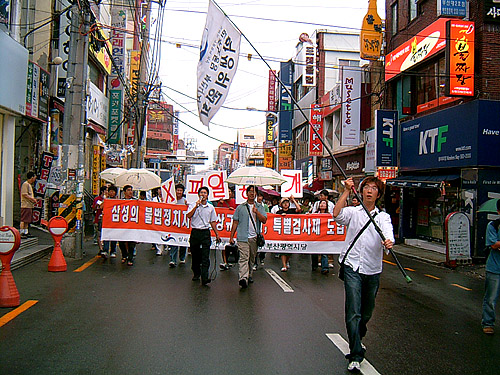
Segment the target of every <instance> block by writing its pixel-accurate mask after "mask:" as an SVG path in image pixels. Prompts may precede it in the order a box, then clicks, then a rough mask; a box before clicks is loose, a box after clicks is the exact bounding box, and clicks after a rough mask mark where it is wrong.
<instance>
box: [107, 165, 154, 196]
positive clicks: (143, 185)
mask: <svg viewBox="0 0 500 375" xmlns="http://www.w3.org/2000/svg"><path fill="white" fill-rule="evenodd" d="M115 185H116V186H118V187H124V186H125V185H131V186H132V187H133V188H134V190H142V191H145V190H151V189H154V188H157V187H160V186H161V178H160V176H158V175H156V174H155V173H153V172H151V171H148V170H147V169H144V168H130V169H128V170H126V171H125V172H123V173H122V174H120V175H119V176H118V177H117V178H116V179H115Z"/></svg>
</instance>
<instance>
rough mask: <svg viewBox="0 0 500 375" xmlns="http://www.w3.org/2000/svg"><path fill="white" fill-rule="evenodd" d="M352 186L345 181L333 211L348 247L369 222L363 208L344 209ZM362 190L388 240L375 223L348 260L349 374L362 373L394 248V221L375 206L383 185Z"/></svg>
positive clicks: (374, 181)
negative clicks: (387, 254)
mask: <svg viewBox="0 0 500 375" xmlns="http://www.w3.org/2000/svg"><path fill="white" fill-rule="evenodd" d="M353 186H354V182H353V180H352V178H348V179H347V180H346V181H345V189H344V192H343V193H342V195H341V196H340V198H339V200H338V201H337V204H336V205H335V208H334V210H333V216H334V217H335V221H336V222H337V224H339V225H346V226H347V234H346V243H347V244H349V245H351V243H352V242H353V240H354V238H355V237H356V235H357V234H358V232H359V231H360V230H361V229H362V228H363V227H364V226H365V224H366V223H367V222H369V220H370V219H369V218H368V215H367V214H366V211H365V210H364V209H363V207H362V206H357V207H344V206H345V205H346V202H347V199H348V198H349V193H350V192H351V189H352V188H353ZM359 190H360V193H361V196H362V199H363V203H364V204H365V206H366V208H367V209H368V211H369V212H370V215H371V216H372V217H374V220H375V222H376V223H377V225H378V226H379V228H380V229H381V230H382V233H383V234H384V236H385V238H386V240H385V241H383V242H382V240H381V238H380V236H379V234H378V233H377V231H376V230H375V227H374V225H373V223H370V224H369V225H368V227H366V229H365V230H364V231H363V233H362V234H361V235H360V236H359V237H358V238H357V240H356V242H354V245H353V246H352V248H351V250H350V251H349V253H348V254H347V258H346V259H345V267H344V272H345V273H344V290H345V322H346V328H347V335H348V337H349V349H350V353H349V354H348V355H347V356H346V357H347V358H348V360H349V365H348V367H347V370H348V371H350V372H360V362H362V361H363V359H364V356H365V349H364V348H363V346H362V344H361V340H362V338H363V337H364V336H365V335H366V330H367V328H366V325H367V323H368V321H369V320H370V318H371V316H372V313H373V309H374V308H375V297H376V296H377V291H378V287H379V281H380V274H381V273H382V258H383V252H384V248H385V249H390V248H392V246H393V244H394V233H393V228H392V223H391V217H390V216H389V215H388V214H387V213H385V212H381V211H380V210H379V209H378V208H377V207H376V206H375V203H376V202H377V200H378V199H379V198H380V197H382V195H383V193H384V183H383V182H382V181H381V180H379V179H378V178H376V177H373V176H369V177H366V178H365V179H364V180H363V181H362V182H361V184H360V187H359ZM346 251H347V248H346V249H344V250H343V251H342V253H341V254H340V257H339V261H342V260H343V259H344V257H345V256H346Z"/></svg>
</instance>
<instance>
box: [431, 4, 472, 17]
mask: <svg viewBox="0 0 500 375" xmlns="http://www.w3.org/2000/svg"><path fill="white" fill-rule="evenodd" d="M466 12H467V0H437V13H438V14H437V15H438V16H454V17H465V16H466Z"/></svg>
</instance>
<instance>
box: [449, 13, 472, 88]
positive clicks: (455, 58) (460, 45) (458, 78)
mask: <svg viewBox="0 0 500 375" xmlns="http://www.w3.org/2000/svg"><path fill="white" fill-rule="evenodd" d="M446 33H447V38H446V39H447V40H448V42H447V43H448V46H447V48H446V57H447V59H446V64H447V68H448V69H447V70H448V73H449V77H450V78H449V80H448V82H447V85H446V89H447V90H446V91H447V95H450V96H452V95H458V96H474V36H475V27H474V22H470V21H462V20H450V21H448V22H447V24H446Z"/></svg>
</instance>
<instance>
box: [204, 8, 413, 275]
mask: <svg viewBox="0 0 500 375" xmlns="http://www.w3.org/2000/svg"><path fill="white" fill-rule="evenodd" d="M210 1H212V2H213V3H214V4H215V6H216V7H217V8H219V10H220V11H221V12H222V14H224V16H225V17H226V18H227V19H228V20H229V22H231V24H232V25H233V26H234V27H235V28H236V30H238V31H239V33H240V34H241V36H242V37H243V38H245V40H246V41H247V42H248V44H250V47H252V49H253V50H254V51H255V52H256V53H257V55H258V56H259V57H260V59H261V60H262V61H263V62H264V64H266V66H267V67H268V68H269V70H270V71H271V72H272V73H273V75H274V76H275V78H276V80H277V81H278V82H279V84H280V85H281V87H283V88H284V89H285V90H286V92H287V94H288V95H289V96H290V98H291V99H292V101H293V104H294V105H295V106H296V107H297V108H298V110H299V111H300V113H301V114H302V116H304V118H305V119H306V120H307V123H308V125H309V127H310V128H311V129H312V130H313V132H314V134H316V136H317V137H318V139H319V141H320V142H321V144H322V145H323V147H324V148H325V149H326V151H327V152H328V154H329V155H330V157H331V158H332V160H333V162H334V163H335V166H336V167H337V168H338V170H339V171H340V173H341V174H342V176H343V177H344V178H345V179H347V178H348V176H347V173H346V172H345V171H344V169H343V168H342V167H341V166H340V164H339V162H338V160H337V158H336V157H335V156H334V155H333V152H332V150H331V149H330V147H329V146H328V145H327V144H326V143H325V141H324V140H323V137H322V136H321V135H320V134H319V133H318V131H317V130H316V129H315V128H314V126H312V124H311V122H310V121H309V120H308V117H307V115H306V113H305V112H304V110H303V109H302V108H301V107H300V105H299V104H298V103H297V101H296V100H295V97H294V96H293V95H292V93H291V92H290V90H289V89H288V87H286V86H285V85H284V84H283V82H282V81H281V79H280V78H279V76H278V74H276V73H275V72H274V71H273V69H272V68H271V66H270V65H269V63H268V62H267V61H266V60H265V59H264V57H263V56H262V55H261V54H260V52H259V51H258V50H257V48H255V46H254V45H253V43H252V42H251V41H250V40H249V39H248V38H247V37H246V35H245V34H244V33H243V32H242V31H241V30H240V28H239V27H238V25H236V24H235V23H234V22H233V21H232V20H231V18H229V16H228V15H227V14H226V12H224V10H223V9H222V8H221V7H220V6H219V4H217V3H216V2H215V1H214V0H210ZM278 146H279V145H278ZM352 191H353V193H354V195H355V196H356V198H358V201H359V202H360V203H361V206H362V207H363V209H364V210H365V212H366V214H367V215H368V217H369V219H370V221H371V222H372V224H373V226H374V227H375V230H376V231H377V233H378V234H379V236H380V238H381V239H382V241H385V240H386V237H385V235H384V233H383V232H382V230H381V229H380V227H379V226H378V225H377V223H376V222H375V220H374V219H373V217H372V215H370V211H368V208H366V206H365V204H364V203H363V200H362V199H361V196H360V195H359V193H358V192H357V191H356V189H355V188H354V186H353V188H352ZM388 250H389V252H390V253H391V255H392V257H393V258H394V261H395V262H396V265H397V267H398V268H399V270H400V271H401V273H402V274H403V277H404V278H405V279H406V282H408V283H411V282H412V279H411V278H410V276H408V274H407V273H406V271H405V269H404V268H403V266H402V265H401V263H400V262H399V260H398V258H397V256H396V254H395V253H394V251H393V250H392V248H390V249H388Z"/></svg>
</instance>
